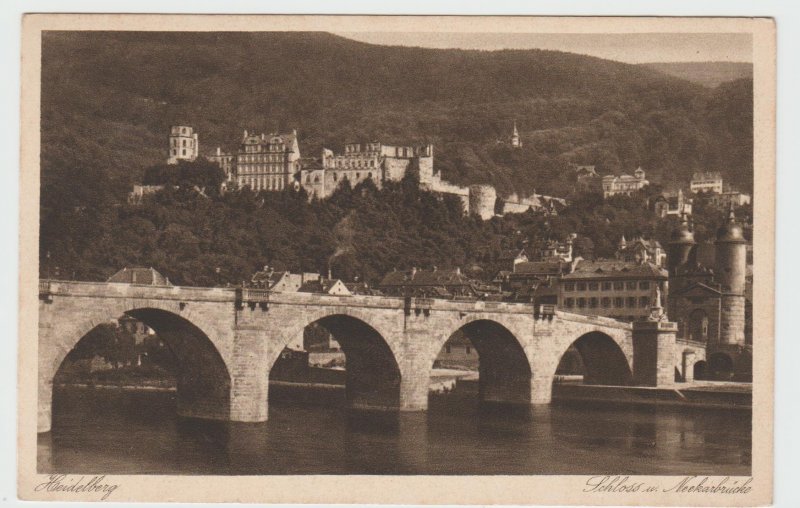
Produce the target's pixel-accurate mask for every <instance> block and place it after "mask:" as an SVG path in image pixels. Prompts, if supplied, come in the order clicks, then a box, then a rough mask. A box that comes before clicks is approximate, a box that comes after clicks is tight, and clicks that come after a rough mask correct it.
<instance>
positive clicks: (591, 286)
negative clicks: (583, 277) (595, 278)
mask: <svg viewBox="0 0 800 508" xmlns="http://www.w3.org/2000/svg"><path fill="white" fill-rule="evenodd" d="M598 289H600V284H598V283H597V282H590V283H589V291H597V290H598Z"/></svg>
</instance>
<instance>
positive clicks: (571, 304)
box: [564, 298, 575, 309]
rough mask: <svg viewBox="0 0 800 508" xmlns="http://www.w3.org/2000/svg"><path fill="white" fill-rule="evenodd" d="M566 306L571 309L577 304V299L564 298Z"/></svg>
mask: <svg viewBox="0 0 800 508" xmlns="http://www.w3.org/2000/svg"><path fill="white" fill-rule="evenodd" d="M564 306H565V307H566V308H568V309H571V308H572V307H574V306H575V300H574V299H572V298H566V299H564Z"/></svg>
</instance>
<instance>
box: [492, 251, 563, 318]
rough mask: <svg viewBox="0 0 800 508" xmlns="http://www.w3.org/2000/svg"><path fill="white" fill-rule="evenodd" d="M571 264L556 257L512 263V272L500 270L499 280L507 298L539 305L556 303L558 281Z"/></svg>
mask: <svg viewBox="0 0 800 508" xmlns="http://www.w3.org/2000/svg"><path fill="white" fill-rule="evenodd" d="M570 270H571V265H570V263H568V262H565V261H563V260H558V259H550V260H549V261H528V262H522V263H517V264H516V265H514V270H513V272H501V274H499V277H498V278H499V281H500V283H501V288H502V290H503V292H504V293H507V295H508V296H507V299H508V300H512V301H517V302H528V303H533V304H534V305H535V306H536V307H538V306H539V305H544V304H550V305H557V304H558V288H559V285H558V282H559V280H560V279H561V277H562V276H563V275H564V274H567V273H569V272H570Z"/></svg>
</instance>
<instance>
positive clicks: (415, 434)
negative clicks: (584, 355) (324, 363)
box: [38, 389, 751, 475]
mask: <svg viewBox="0 0 800 508" xmlns="http://www.w3.org/2000/svg"><path fill="white" fill-rule="evenodd" d="M56 401H57V403H56V404H55V405H54V419H53V430H52V432H51V433H48V434H43V435H40V436H39V443H38V444H39V446H38V452H39V471H40V472H61V473H84V474H88V473H100V472H102V473H109V474H125V473H127V474H147V473H159V474H240V475H241V474H251V475H257V474H717V475H719V474H725V475H739V474H749V472H750V457H751V455H750V447H751V437H750V433H751V425H750V413H749V412H741V411H737V412H719V411H702V412H701V411H697V412H694V413H679V412H676V411H670V410H656V409H652V408H646V409H630V408H619V407H617V408H609V407H603V406H594V407H593V406H590V405H586V404H583V405H580V406H576V405H551V406H524V407H519V406H516V407H514V406H505V407H503V406H500V407H498V406H485V405H479V404H477V403H476V402H475V399H474V398H471V397H463V396H459V394H457V393H456V394H450V395H448V396H440V397H432V398H431V400H430V405H429V411H428V412H426V413H422V412H410V413H391V412H389V413H387V412H377V411H348V410H346V409H343V408H341V407H325V406H314V405H304V406H297V405H294V406H293V405H289V401H278V400H271V406H270V419H269V421H268V422H265V423H228V422H213V421H201V420H192V419H184V418H179V417H177V416H176V414H175V398H174V395H173V394H170V393H153V392H149V393H135V392H115V391H102V390H96V391H93V390H85V389H63V390H60V391H59V392H58V393H57V396H56ZM89 414H91V415H92V417H91V418H87V415H89Z"/></svg>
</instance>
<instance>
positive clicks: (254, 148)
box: [244, 145, 286, 153]
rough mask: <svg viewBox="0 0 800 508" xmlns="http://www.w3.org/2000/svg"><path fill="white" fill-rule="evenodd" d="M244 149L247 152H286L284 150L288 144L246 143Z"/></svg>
mask: <svg viewBox="0 0 800 508" xmlns="http://www.w3.org/2000/svg"><path fill="white" fill-rule="evenodd" d="M244 151H245V152H246V153H261V152H284V151H286V146H285V145H245V147H244Z"/></svg>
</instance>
